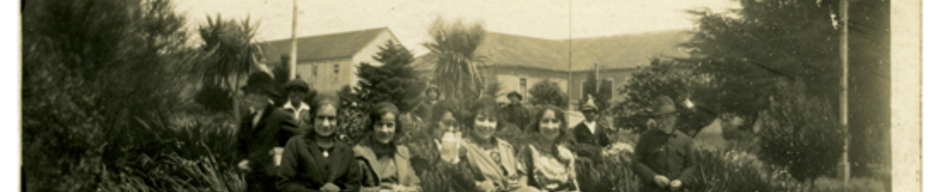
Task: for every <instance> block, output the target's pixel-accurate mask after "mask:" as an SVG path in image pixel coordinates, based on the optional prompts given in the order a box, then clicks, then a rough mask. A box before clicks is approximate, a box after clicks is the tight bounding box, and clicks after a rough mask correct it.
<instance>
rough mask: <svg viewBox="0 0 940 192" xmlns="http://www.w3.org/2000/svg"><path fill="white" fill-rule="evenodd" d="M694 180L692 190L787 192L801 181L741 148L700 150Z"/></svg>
mask: <svg viewBox="0 0 940 192" xmlns="http://www.w3.org/2000/svg"><path fill="white" fill-rule="evenodd" d="M693 154H695V155H696V157H697V158H698V161H697V162H696V163H697V168H696V171H695V173H696V175H695V182H694V183H693V184H691V185H689V188H688V189H689V191H788V190H792V189H795V187H796V186H798V184H799V183H796V182H794V181H793V180H792V179H791V178H790V177H789V175H788V174H786V172H783V171H781V170H775V169H773V168H769V167H766V166H765V165H764V163H763V162H761V161H760V160H758V159H757V157H756V156H754V155H752V154H750V153H747V152H739V151H716V150H698V151H695V152H694V153H693Z"/></svg>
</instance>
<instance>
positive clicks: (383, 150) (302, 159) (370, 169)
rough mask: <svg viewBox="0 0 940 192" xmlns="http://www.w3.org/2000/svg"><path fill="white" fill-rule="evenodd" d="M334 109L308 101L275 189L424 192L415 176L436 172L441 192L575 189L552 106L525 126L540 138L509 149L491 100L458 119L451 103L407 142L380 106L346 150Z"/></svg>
mask: <svg viewBox="0 0 940 192" xmlns="http://www.w3.org/2000/svg"><path fill="white" fill-rule="evenodd" d="M339 106H340V105H339V104H338V102H337V100H336V99H333V98H327V97H323V98H320V99H317V101H315V102H314V103H313V110H312V113H311V116H312V120H313V123H312V124H313V125H312V131H309V132H308V133H306V134H305V135H302V136H296V137H294V138H291V139H290V140H289V141H288V142H287V145H286V147H285V149H284V152H283V154H282V159H281V163H280V165H279V167H278V173H277V175H278V182H277V188H278V189H279V190H280V191H289V192H290V191H323V192H340V191H406V192H411V191H422V189H421V185H420V182H421V181H420V179H419V177H418V175H420V174H442V175H440V177H442V178H448V179H449V181H447V182H441V184H442V185H446V186H445V187H446V188H447V191H484V192H494V191H495V192H509V191H578V190H579V187H578V185H577V182H576V178H575V177H576V172H575V170H574V167H575V155H574V153H572V152H571V151H570V150H569V149H568V148H567V147H565V146H566V145H564V144H563V143H564V142H563V140H564V139H563V138H565V134H566V133H565V132H566V131H565V129H564V128H565V125H567V122H566V121H565V118H564V113H563V111H562V110H560V109H558V108H554V107H547V108H544V109H540V110H539V111H538V113H537V116H536V117H535V118H533V120H532V121H533V122H532V123H530V124H529V127H528V128H527V129H526V130H529V131H531V132H532V134H535V135H538V137H537V138H538V139H536V140H534V141H530V143H531V144H528V145H526V146H513V145H512V144H510V143H509V142H506V141H505V140H502V139H500V138H496V137H494V135H495V134H496V132H497V129H498V127H500V126H498V124H499V122H498V120H497V119H498V118H497V117H498V115H499V114H497V113H498V111H499V107H498V105H497V103H496V101H495V100H494V99H492V98H482V99H479V100H478V101H476V102H475V103H474V104H473V106H472V107H471V108H470V109H469V111H468V112H469V114H466V115H463V116H464V118H461V115H460V114H459V112H458V109H457V108H456V107H454V106H453V105H448V104H440V105H436V106H434V107H433V109H432V110H433V112H432V113H431V116H430V118H429V119H426V120H425V122H426V123H427V124H428V126H427V127H428V130H426V131H424V132H426V133H425V135H426V136H424V137H417V138H413V139H411V141H410V142H409V143H408V145H405V143H400V142H401V141H399V140H400V139H399V137H400V136H401V133H402V131H403V129H402V124H401V119H400V118H401V117H400V111H399V109H398V108H397V107H396V106H395V105H393V104H391V103H387V102H382V103H377V104H375V105H374V107H373V109H372V110H370V114H369V115H368V117H369V120H370V121H369V125H370V128H371V134H369V136H366V137H364V138H362V139H361V140H360V141H358V142H357V143H356V144H355V145H354V146H348V145H347V144H345V143H344V142H341V141H340V140H339V139H338V138H337V136H336V135H337V134H336V132H337V129H338V127H339V126H338V125H337V122H338V121H337V119H338V118H343V117H342V115H341V114H340V113H339V112H340V111H339ZM464 132H466V133H468V134H466V136H465V135H464V134H463V133H464ZM409 146H411V147H413V148H412V149H421V150H414V151H411V150H409ZM415 146H423V147H415ZM516 148H520V149H519V150H516ZM517 151H518V152H517ZM433 177H437V176H433ZM249 182H250V181H249Z"/></svg>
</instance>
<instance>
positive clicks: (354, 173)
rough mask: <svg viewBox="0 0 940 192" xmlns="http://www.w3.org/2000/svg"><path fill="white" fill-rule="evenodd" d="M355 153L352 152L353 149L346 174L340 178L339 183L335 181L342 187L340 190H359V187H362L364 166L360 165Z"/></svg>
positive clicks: (355, 191) (350, 191)
mask: <svg viewBox="0 0 940 192" xmlns="http://www.w3.org/2000/svg"><path fill="white" fill-rule="evenodd" d="M354 157H355V155H353V154H352V151H350V152H349V160H348V161H350V163H349V164H348V165H349V167H347V168H346V175H345V176H343V177H342V178H340V180H341V181H340V182H339V183H335V184H336V185H337V186H339V187H340V189H342V190H340V191H344V192H358V191H359V188H360V187H362V168H360V167H359V163H357V162H356V161H355V158H354Z"/></svg>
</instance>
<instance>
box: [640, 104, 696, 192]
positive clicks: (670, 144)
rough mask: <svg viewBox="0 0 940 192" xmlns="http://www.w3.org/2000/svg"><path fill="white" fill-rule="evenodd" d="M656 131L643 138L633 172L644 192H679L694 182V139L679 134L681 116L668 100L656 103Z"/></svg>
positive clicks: (644, 135)
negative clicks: (678, 124) (678, 121)
mask: <svg viewBox="0 0 940 192" xmlns="http://www.w3.org/2000/svg"><path fill="white" fill-rule="evenodd" d="M654 104H655V106H653V107H654V108H653V114H652V116H653V118H654V119H655V120H656V129H651V130H647V131H646V132H644V133H643V134H642V135H640V141H638V142H637V143H636V153H634V156H633V158H634V160H633V162H634V164H633V172H634V173H636V174H637V177H639V178H640V181H641V182H640V183H641V185H642V187H641V188H640V191H663V192H665V191H679V190H682V189H684V188H685V186H686V184H687V183H690V182H692V180H693V179H694V174H693V171H694V170H695V165H696V162H695V161H696V160H695V154H694V153H692V139H691V138H689V136H687V135H685V133H682V131H678V130H676V120H677V119H678V118H679V113H678V111H676V105H675V103H674V102H673V101H672V99H670V98H669V97H666V96H659V97H657V98H656V100H655V101H654Z"/></svg>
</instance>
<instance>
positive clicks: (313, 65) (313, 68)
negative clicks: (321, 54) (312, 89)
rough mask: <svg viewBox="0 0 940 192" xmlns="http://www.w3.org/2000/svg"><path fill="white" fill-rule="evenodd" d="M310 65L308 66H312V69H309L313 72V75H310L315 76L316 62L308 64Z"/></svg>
mask: <svg viewBox="0 0 940 192" xmlns="http://www.w3.org/2000/svg"><path fill="white" fill-rule="evenodd" d="M310 66H311V67H310V68H312V69H311V74H313V75H311V76H313V77H316V76H317V64H316V63H314V64H310Z"/></svg>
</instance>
